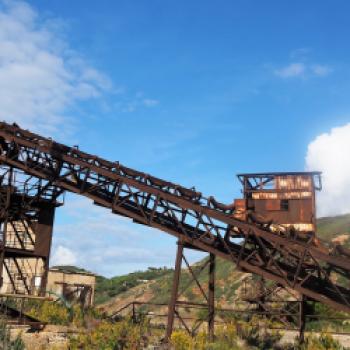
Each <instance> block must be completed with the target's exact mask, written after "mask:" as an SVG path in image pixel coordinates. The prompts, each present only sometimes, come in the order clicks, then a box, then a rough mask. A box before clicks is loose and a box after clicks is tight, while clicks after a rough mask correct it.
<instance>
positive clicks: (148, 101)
mask: <svg viewBox="0 0 350 350" xmlns="http://www.w3.org/2000/svg"><path fill="white" fill-rule="evenodd" d="M143 104H144V105H145V106H146V107H154V106H156V105H157V104H159V101H158V100H152V99H150V98H145V99H144V100H143Z"/></svg>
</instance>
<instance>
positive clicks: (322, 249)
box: [0, 122, 350, 312]
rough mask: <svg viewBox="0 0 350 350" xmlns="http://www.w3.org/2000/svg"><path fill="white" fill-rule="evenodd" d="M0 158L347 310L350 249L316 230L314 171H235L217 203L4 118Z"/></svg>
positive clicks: (0, 129)
mask: <svg viewBox="0 0 350 350" xmlns="http://www.w3.org/2000/svg"><path fill="white" fill-rule="evenodd" d="M0 163H1V164H2V165H4V166H6V167H8V168H9V169H16V170H17V171H21V172H23V174H25V175H26V176H29V177H33V178H36V179H38V180H41V181H44V182H46V183H47V185H48V186H54V188H56V189H60V191H63V190H65V191H70V192H73V193H77V194H80V195H82V196H85V197H88V198H90V199H91V200H92V201H93V202H94V203H95V204H97V205H100V206H103V207H106V208H108V209H110V210H111V211H112V212H113V213H115V214H118V215H123V216H126V217H129V218H131V219H133V221H135V222H137V223H140V224H144V225H147V226H151V227H154V228H157V229H159V230H162V231H164V232H166V233H169V234H171V235H174V236H176V237H178V239H179V241H180V243H181V244H182V245H185V246H187V247H191V248H196V249H199V250H202V251H204V252H207V253H209V254H211V255H212V257H214V256H219V257H222V258H224V259H227V260H229V261H232V262H233V263H234V264H235V265H236V266H237V267H238V268H240V269H241V270H242V271H245V272H251V273H253V274H256V275H258V276H261V277H262V278H264V279H266V280H270V281H273V282H274V283H276V284H278V285H279V286H281V287H285V288H290V289H292V290H294V291H296V292H297V293H299V295H302V296H304V297H305V298H309V299H312V300H315V301H319V302H321V303H324V304H327V305H329V306H331V307H333V308H334V309H337V310H340V311H345V312H350V290H349V279H350V261H349V253H348V251H346V250H345V249H336V247H332V246H330V245H326V244H325V243H320V242H319V240H318V239H317V237H316V236H315V228H314V224H315V217H314V203H315V198H314V189H315V188H317V187H318V184H317V180H318V178H319V173H289V174H285V173H275V174H242V175H239V179H240V180H241V181H242V183H243V186H244V199H243V200H237V201H236V202H235V203H233V204H231V205H224V204H222V203H219V202H217V201H216V200H215V198H213V197H209V198H206V197H204V196H203V195H202V193H200V192H198V191H196V190H194V189H189V188H185V187H183V186H180V185H177V184H174V183H171V182H168V181H164V180H161V179H159V178H156V177H154V176H151V175H148V174H145V173H143V172H139V171H137V170H133V169H130V168H128V167H125V166H123V165H121V164H120V163H118V162H110V161H107V160H104V159H101V158H99V157H97V156H94V155H90V154H87V153H84V152H82V151H80V150H79V149H77V148H76V147H68V146H66V145H63V144H60V143H57V142H55V141H53V140H52V139H48V138H44V137H42V136H39V135H37V134H34V133H31V132H29V131H27V130H23V129H21V128H19V127H18V126H17V125H9V124H7V123H5V122H3V123H0ZM60 191H59V192H60ZM50 225H52V222H50ZM50 225H49V226H50ZM5 250H6V249H5ZM178 256H179V259H180V254H179V253H178ZM173 299H174V300H175V299H176V298H173Z"/></svg>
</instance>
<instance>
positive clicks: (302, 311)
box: [299, 295, 306, 344]
mask: <svg viewBox="0 0 350 350" xmlns="http://www.w3.org/2000/svg"><path fill="white" fill-rule="evenodd" d="M299 305H300V306H299V342H300V343H301V344H302V343H304V340H305V338H304V335H305V334H304V333H305V326H306V310H305V307H306V298H305V296H304V295H301V297H300V304H299Z"/></svg>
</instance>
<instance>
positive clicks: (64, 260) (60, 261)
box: [50, 245, 78, 266]
mask: <svg viewBox="0 0 350 350" xmlns="http://www.w3.org/2000/svg"><path fill="white" fill-rule="evenodd" d="M77 261H78V259H77V257H76V255H75V253H74V252H73V251H72V250H70V249H69V248H67V247H64V246H62V245H59V246H58V247H57V249H56V250H55V252H54V254H53V255H52V259H51V264H50V265H51V266H57V265H76V263H77Z"/></svg>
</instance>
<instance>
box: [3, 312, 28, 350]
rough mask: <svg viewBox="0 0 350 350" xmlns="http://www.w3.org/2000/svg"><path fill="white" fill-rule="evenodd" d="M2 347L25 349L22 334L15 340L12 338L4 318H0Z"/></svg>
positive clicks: (15, 349) (10, 349) (8, 349)
mask: <svg viewBox="0 0 350 350" xmlns="http://www.w3.org/2000/svg"><path fill="white" fill-rule="evenodd" d="M0 349H6V350H24V343H23V341H22V339H21V336H20V335H18V336H17V337H16V338H15V339H14V340H11V339H10V329H9V327H8V326H6V322H5V321H4V320H3V319H0Z"/></svg>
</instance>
